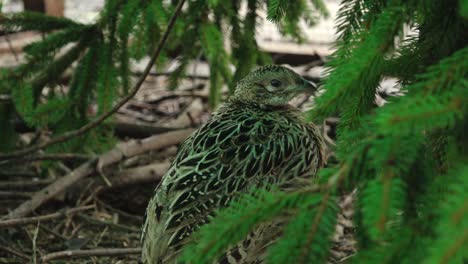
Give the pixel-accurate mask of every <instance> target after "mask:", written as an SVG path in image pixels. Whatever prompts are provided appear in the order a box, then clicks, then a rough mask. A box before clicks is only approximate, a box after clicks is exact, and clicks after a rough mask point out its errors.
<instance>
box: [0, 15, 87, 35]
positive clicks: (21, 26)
mask: <svg viewBox="0 0 468 264" xmlns="http://www.w3.org/2000/svg"><path fill="white" fill-rule="evenodd" d="M83 26H84V25H83V24H81V23H77V22H75V21H73V20H70V19H68V18H65V17H54V16H48V15H45V14H42V13H36V12H21V13H16V14H8V15H5V14H0V27H1V29H2V30H5V31H26V30H33V31H40V32H49V31H52V30H57V29H64V28H71V27H83Z"/></svg>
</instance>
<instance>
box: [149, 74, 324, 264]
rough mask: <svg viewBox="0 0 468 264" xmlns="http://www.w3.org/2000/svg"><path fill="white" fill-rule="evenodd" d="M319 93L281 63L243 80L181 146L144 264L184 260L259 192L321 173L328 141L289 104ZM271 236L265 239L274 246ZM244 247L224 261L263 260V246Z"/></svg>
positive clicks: (155, 206)
mask: <svg viewBox="0 0 468 264" xmlns="http://www.w3.org/2000/svg"><path fill="white" fill-rule="evenodd" d="M315 90H316V87H315V86H314V85H312V84H311V83H309V82H308V81H307V80H305V79H303V78H302V77H301V76H299V75H298V74H297V73H295V72H294V71H292V70H290V69H289V68H286V67H283V66H278V65H268V66H263V67H261V68H259V69H257V70H255V71H253V72H251V73H250V74H248V75H247V76H246V77H245V78H244V79H242V80H240V81H239V82H238V84H237V87H236V90H235V92H234V94H233V95H232V96H231V98H230V99H229V100H228V101H227V102H226V103H225V104H224V105H223V106H221V107H220V109H219V111H218V112H217V113H215V114H214V115H213V116H212V118H211V119H210V120H209V121H208V122H207V123H205V124H204V125H203V126H202V127H200V128H199V129H198V130H196V131H195V132H194V133H193V134H192V135H190V136H189V137H188V138H187V139H186V140H185V142H184V143H183V144H182V145H181V146H180V148H179V151H178V153H177V155H176V157H175V160H174V161H173V163H172V165H171V167H170V168H169V170H168V171H167V173H166V174H165V176H164V177H163V180H162V181H161V182H160V184H159V186H158V187H157V188H156V190H155V194H154V197H153V198H152V199H151V201H150V202H149V205H148V208H147V211H146V220H145V224H144V226H143V232H142V241H143V253H142V260H143V263H146V264H156V263H157V264H159V263H164V264H171V263H177V259H178V256H179V254H180V252H181V249H182V248H183V246H184V245H186V244H187V243H188V242H190V241H191V234H192V233H193V232H194V231H196V230H197V229H198V228H199V227H200V226H201V225H204V224H206V223H207V222H208V220H209V218H210V217H211V216H213V215H214V212H215V210H216V209H219V208H222V207H226V206H228V205H229V203H230V201H232V200H233V199H236V198H237V197H239V196H240V195H241V194H243V193H245V192H247V191H248V190H250V189H251V188H252V187H268V186H271V185H274V186H278V187H280V188H281V187H282V186H289V187H290V186H292V185H294V184H295V185H298V184H299V185H303V184H304V180H307V179H310V178H311V177H313V176H315V174H316V173H317V170H318V169H319V168H320V167H321V166H322V163H323V159H324V158H323V154H322V150H323V147H322V146H323V140H322V138H321V136H320V134H319V131H318V129H317V128H316V127H315V126H314V125H313V124H308V123H306V122H305V121H304V120H303V119H302V118H301V112H300V111H299V110H298V109H296V108H295V107H293V106H291V105H289V101H290V100H291V99H293V98H294V97H296V96H297V95H298V94H300V93H304V92H314V91H315ZM263 230H265V227H263ZM261 233H265V234H267V233H270V234H271V232H268V231H262V230H257V234H261ZM266 237H267V236H265V237H263V238H262V239H261V240H262V241H264V242H265V243H268V239H270V238H266ZM245 242H248V241H245ZM242 244H243V245H244V246H239V247H237V248H233V249H231V250H229V251H228V252H226V255H225V256H224V257H223V259H221V260H220V261H219V262H220V263H254V262H255V263H259V262H260V263H261V256H258V257H257V256H252V254H257V253H253V252H256V251H258V249H257V250H253V249H249V245H253V244H255V243H242ZM257 244H258V243H257ZM241 247H243V248H241ZM248 259H249V260H248Z"/></svg>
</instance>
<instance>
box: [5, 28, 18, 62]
mask: <svg viewBox="0 0 468 264" xmlns="http://www.w3.org/2000/svg"><path fill="white" fill-rule="evenodd" d="M5 40H6V42H7V43H8V48H9V49H10V52H11V53H12V54H13V56H14V57H15V61H16V62H18V61H19V57H18V53H16V50H15V48H14V47H13V44H11V40H10V37H9V36H8V34H5Z"/></svg>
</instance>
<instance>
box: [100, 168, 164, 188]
mask: <svg viewBox="0 0 468 264" xmlns="http://www.w3.org/2000/svg"><path fill="white" fill-rule="evenodd" d="M170 165H171V163H170V162H163V163H158V164H150V165H147V166H141V167H137V168H131V169H127V170H123V171H120V172H117V173H116V174H115V175H112V176H110V177H109V181H110V183H111V184H112V188H115V187H121V186H125V185H131V184H137V183H144V182H153V183H154V182H158V181H160V180H161V178H162V176H163V175H164V173H166V171H167V169H169V166H170Z"/></svg>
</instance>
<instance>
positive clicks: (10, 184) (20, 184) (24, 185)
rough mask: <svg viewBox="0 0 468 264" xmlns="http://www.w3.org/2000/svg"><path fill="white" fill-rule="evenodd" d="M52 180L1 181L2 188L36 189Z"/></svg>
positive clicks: (0, 188) (0, 186)
mask: <svg viewBox="0 0 468 264" xmlns="http://www.w3.org/2000/svg"><path fill="white" fill-rule="evenodd" d="M51 182H52V180H38V181H32V180H27V181H0V190H16V189H21V190H25V189H34V188H37V187H43V186H44V185H48V184H50V183H51Z"/></svg>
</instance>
